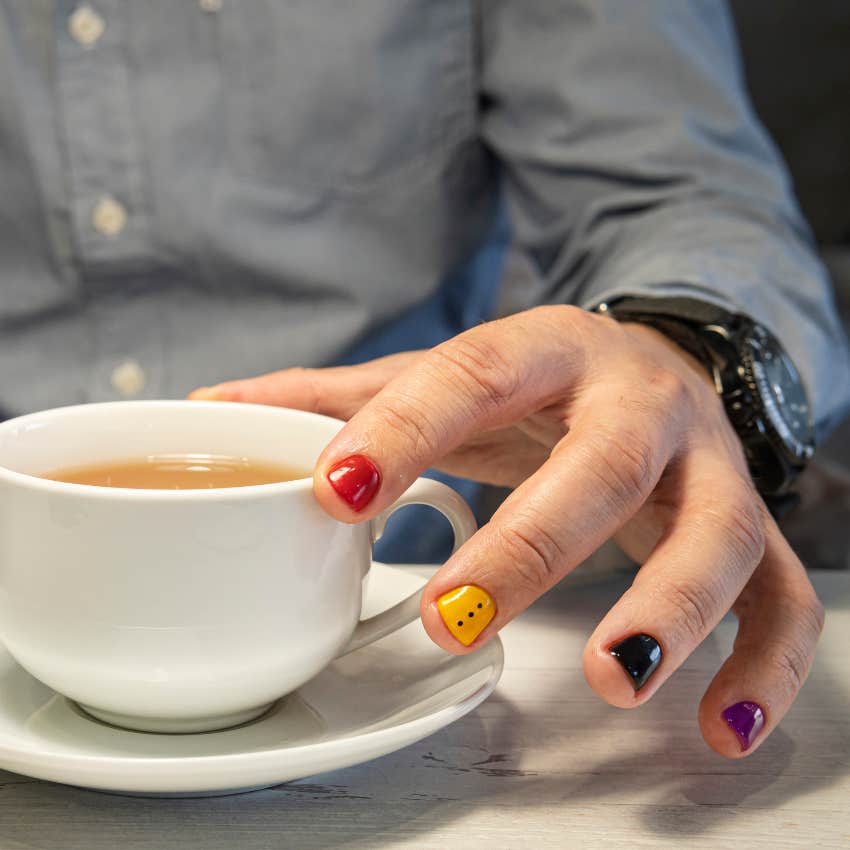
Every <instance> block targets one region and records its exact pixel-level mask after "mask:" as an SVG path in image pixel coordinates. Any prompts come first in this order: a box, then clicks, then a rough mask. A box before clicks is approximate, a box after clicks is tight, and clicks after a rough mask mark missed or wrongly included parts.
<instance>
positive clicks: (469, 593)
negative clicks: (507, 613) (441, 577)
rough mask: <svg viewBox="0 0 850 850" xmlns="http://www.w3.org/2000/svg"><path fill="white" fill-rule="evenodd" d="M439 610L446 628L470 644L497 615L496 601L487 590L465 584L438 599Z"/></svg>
mask: <svg viewBox="0 0 850 850" xmlns="http://www.w3.org/2000/svg"><path fill="white" fill-rule="evenodd" d="M437 610H438V611H439V612H440V616H441V617H442V618H443V622H444V623H445V624H446V628H448V630H449V631H450V632H451V633H452V634H453V635H454V636H455V637H456V638H457V639H458V640H459V641H460V642H461V643H462V644H463V645H464V646H469V645H470V644H471V643H472V642H473V641H474V640H475V638H477V637H478V635H480V634H481V632H483V631H484V629H485V628H487V624H488V623H489V622H490V621H491V620H492V619H493V617H495V616H496V603H495V602H493V598H492V597H491V596H490V594H489V593H487V591H486V590H482V589H481V588H480V587H476V586H475V585H474V584H465V585H464V586H463V587H456V588H455V589H454V590H450V591H449V592H448V593H444V594H443V595H442V596H441V597H440V598H439V599H438V600H437Z"/></svg>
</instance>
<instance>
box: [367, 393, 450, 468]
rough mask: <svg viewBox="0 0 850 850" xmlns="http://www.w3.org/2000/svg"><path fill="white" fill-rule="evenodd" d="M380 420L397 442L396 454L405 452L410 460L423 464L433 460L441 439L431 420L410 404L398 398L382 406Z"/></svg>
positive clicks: (378, 410)
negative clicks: (423, 460) (425, 459)
mask: <svg viewBox="0 0 850 850" xmlns="http://www.w3.org/2000/svg"><path fill="white" fill-rule="evenodd" d="M375 414H376V419H377V421H378V422H380V423H381V426H382V427H383V428H385V429H387V430H388V431H389V432H390V433H391V434H393V435H394V437H395V438H396V439H393V440H392V445H393V450H398V451H401V452H402V453H403V454H404V455H406V460H408V461H413V462H414V463H417V464H418V463H419V460H420V459H421V458H422V457H424V456H428V457H433V456H435V455H436V454H437V451H438V448H439V442H440V441H439V435H438V434H437V432H436V430H435V428H434V426H433V425H432V424H431V422H430V420H429V419H428V416H427V414H426V413H424V412H423V411H421V410H419V409H417V407H416V406H415V405H414V404H413V403H412V402H410V401H409V400H404V399H403V398H398V397H396V398H395V399H394V400H393V402H392V404H389V403H382V404H381V405H380V406H379V408H378V409H377V410H376V411H375Z"/></svg>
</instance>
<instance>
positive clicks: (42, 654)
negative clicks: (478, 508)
mask: <svg viewBox="0 0 850 850" xmlns="http://www.w3.org/2000/svg"><path fill="white" fill-rule="evenodd" d="M341 425H342V423H340V422H338V421H336V420H334V419H328V418H327V417H323V416H317V415H315V414H311V413H304V412H300V411H294V410H286V409H281V408H274V407H264V406H258V405H246V404H230V403H218V402H185V401H139V402H116V403H107V404H91V405H81V406H77V407H66V408H59V409H56V410H48V411H45V412H42V413H35V414H31V415H29V416H23V417H20V418H18V419H12V420H9V421H7V422H4V423H2V424H0V640H2V641H3V643H4V644H5V645H6V647H7V648H8V650H9V652H10V653H11V654H12V655H13V656H14V657H15V658H16V659H17V661H18V662H19V663H20V664H21V665H22V666H23V667H24V668H26V669H27V670H28V671H29V672H30V673H32V675H33V676H35V677H36V678H38V679H40V680H41V681H42V682H44V683H45V684H47V685H49V686H50V687H51V688H53V689H54V690H56V691H58V692H59V693H60V694H63V695H65V696H67V697H69V698H70V699H72V700H75V701H76V702H78V703H79V704H80V705H81V706H82V707H83V708H84V709H85V710H86V711H88V712H89V713H90V714H92V715H94V716H95V717H97V718H100V719H102V720H105V721H107V722H110V723H114V724H116V725H119V726H125V727H128V728H133V729H141V730H148V731H162V732H198V731H205V730H210V729H220V728H224V727H227V726H232V725H235V724H237V723H242V722H245V721H247V720H250V719H251V718H253V717H256V716H259V715H260V714H262V713H263V712H264V711H265V710H266V709H267V708H268V707H269V705H270V704H272V703H273V702H274V701H275V700H276V699H278V698H279V697H281V696H283V695H284V694H287V693H289V692H290V691H292V690H293V689H295V688H297V687H298V686H299V685H301V684H303V683H304V682H306V681H307V680H308V679H310V678H312V677H313V676H314V675H315V674H316V673H318V672H319V671H320V670H321V669H322V668H323V667H324V666H325V665H327V664H328V662H330V661H331V660H332V659H333V658H335V657H337V656H339V655H342V654H344V653H346V652H349V651H351V650H352V649H355V648H357V647H359V646H363V645H364V644H366V643H370V642H371V641H373V640H377V639H378V638H379V637H382V636H384V635H386V634H389V633H390V632H392V631H394V630H395V629H397V628H399V627H401V626H402V625H404V624H406V623H408V622H411V621H412V620H414V619H415V618H416V617H417V616H418V613H419V599H418V594H416V595H414V596H411V597H409V598H408V599H406V600H404V601H403V602H401V603H400V604H399V605H397V606H395V607H394V608H391V609H389V610H388V611H385V612H383V613H381V614H379V615H377V616H376V617H373V618H371V619H369V620H364V621H361V620H360V612H361V591H362V580H363V578H364V577H365V576H366V574H367V572H368V570H369V566H370V563H371V552H372V543H373V541H374V540H375V539H377V536H378V535H379V534H380V532H381V531H382V530H383V527H384V525H385V524H386V521H387V519H388V517H389V515H390V514H391V513H392V512H393V511H395V510H397V509H398V508H399V507H401V506H402V505H407V504H427V505H431V506H433V507H435V508H436V509H437V510H439V511H441V512H442V513H443V514H445V516H446V517H448V519H449V521H450V522H451V524H452V527H453V529H454V533H455V546H456V547H457V546H459V545H460V544H461V543H463V542H464V541H465V540H466V539H468V538H469V537H470V536H471V535H472V534H473V533H474V531H475V521H474V519H473V516H472V513H471V512H470V510H469V508H468V507H467V505H466V503H465V502H464V501H463V499H461V498H460V496H458V495H457V494H456V493H455V492H454V491H453V490H451V489H450V488H448V487H445V486H444V485H442V484H439V483H437V482H435V481H429V480H426V479H420V480H419V481H417V482H415V483H414V484H413V486H412V487H411V488H410V489H409V490H408V491H407V492H406V493H405V495H404V496H403V497H402V498H401V499H399V501H397V502H396V503H395V504H394V505H393V506H392V507H390V508H389V509H388V510H387V511H385V512H384V513H383V514H381V515H380V516H379V517H377V518H376V519H375V520H373V521H371V522H364V523H360V524H358V525H346V524H343V523H340V522H337V521H336V520H334V519H332V518H331V517H329V516H328V515H327V514H326V513H325V512H324V511H323V510H322V509H321V508H320V507H319V504H318V502H317V501H316V500H315V498H314V496H313V491H312V479H310V478H304V479H300V480H296V481H286V482H281V483H276V484H263V485H256V486H249V487H235V488H230V489H213V490H179V491H176V490H141V489H139V490H130V489H119V488H111V487H93V486H87V485H80V484H68V483H63V482H56V481H49V480H46V479H44V478H39V477H37V476H39V475H40V474H44V473H47V472H50V471H53V470H56V469H62V468H69V467H74V466H79V465H83V464H88V463H99V462H105V461H110V460H118V461H120V460H122V459H126V458H133V457H143V456H145V455H157V454H173V453H184V452H185V453H209V454H217V455H230V456H247V457H249V458H252V459H255V460H258V461H266V462H273V463H279V464H282V465H285V466H293V467H296V468H299V467H300V468H303V469H311V468H312V467H313V465H314V463H315V461H316V459H317V457H318V455H319V453H320V452H321V450H322V449H323V448H324V447H325V445H327V443H328V442H329V441H330V439H331V438H332V437H333V436H334V434H335V433H336V432H337V431H338V430H339V428H340V427H341Z"/></svg>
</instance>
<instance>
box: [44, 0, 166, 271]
mask: <svg viewBox="0 0 850 850" xmlns="http://www.w3.org/2000/svg"><path fill="white" fill-rule="evenodd" d="M56 14H57V20H56V27H57V40H58V50H57V60H58V69H57V71H58V73H57V85H58V96H59V110H60V114H61V119H62V129H63V131H64V139H63V141H64V150H65V155H66V157H67V174H68V183H67V186H68V191H69V194H70V198H69V200H70V213H71V223H72V228H73V233H74V237H75V243H76V247H77V251H78V254H79V259H80V261H81V264H82V266H83V268H84V269H85V270H86V271H91V272H95V273H96V272H98V271H106V270H108V269H109V268H110V267H113V266H115V265H116V264H117V265H132V267H133V268H134V270H138V269H139V268H141V267H144V265H145V264H146V262H147V261H148V260H149V258H150V257H151V256H152V251H151V245H150V230H151V228H150V216H149V211H148V208H147V206H148V205H147V202H146V198H145V193H144V185H145V181H144V176H143V175H144V169H143V163H142V150H141V140H140V135H139V128H138V127H137V126H136V120H135V117H134V112H133V90H132V78H131V74H130V67H129V64H130V44H129V40H128V32H127V27H128V23H127V17H126V9H125V6H124V3H123V2H122V0H96V2H79V0H59V2H58V3H57V13H56Z"/></svg>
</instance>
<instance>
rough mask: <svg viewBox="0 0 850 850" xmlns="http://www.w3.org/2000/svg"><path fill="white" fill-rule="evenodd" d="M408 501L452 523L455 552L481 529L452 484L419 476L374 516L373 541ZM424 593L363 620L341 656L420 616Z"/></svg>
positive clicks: (413, 595)
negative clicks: (435, 510) (383, 509)
mask: <svg viewBox="0 0 850 850" xmlns="http://www.w3.org/2000/svg"><path fill="white" fill-rule="evenodd" d="M405 505H428V506H430V507H432V508H436V509H437V510H438V511H439V512H440V513H441V514H442V515H443V516H444V517H445V518H446V519H447V520H448V521H449V522H450V523H451V524H452V530H453V531H454V535H455V540H454V548H453V549H452V552H457V550H458V549H459V548H460V547H461V546H462V545H463V544H464V543H465V542H466V541H467V540H469V538H470V537H472V535H473V534H475V532H476V531H477V529H478V524H477V523H476V522H475V517H474V516H473V514H472V511H471V510H470V509H469V505H467V504H466V502H465V501H464V500H463V498H462V497H461V496H459V495H458V494H457V493H455V491H454V490H452V488H451V487H447V486H446V485H445V484H441V483H440V482H439V481H432V480H431V479H430V478H419V479H417V480H416V481H414V482H413V484H412V485H411V486H410V487H409V488H408V489H407V492H405V493H404V495H402V496H401V498H400V499H399V500H398V501H397V502H394V503H393V504H392V505H390V506H389V507H388V508H387V509H386V510H385V511H382V512H381V513H379V514H378V516H376V517H375V518H374V519H373V520H372V523H371V524H372V542H373V543H374V542H375V541H376V540H378V538H379V537H380V536H381V535H382V534H383V533H384V529H385V528H386V525H387V521H388V520H389V518H390V517H391V516H392V515H393V514H394V513H395V512H396V511H397V510H398V509H399V508H403V507H404V506H405ZM421 596H422V591H421V590H417V591H416V592H415V593H411V594H410V596H408V597H407V598H406V599H403V600H402V601H401V602H399V603H397V604H396V605H393V606H392V608H387V610H386V611H381V613H380V614H375V616H374V617H369V618H368V619H366V620H361V621H360V622H359V623H358V624H357V627H356V628H355V629H354V634H353V635H352V636H351V640H350V641H349V642H348V643H347V644H346V645H345V647H344V648H343V649H342V651H341V652H340V653H339V655H337V658H339V657H341V656H343V655H347V654H348V653H349V652H354V650H355V649H360V648H361V647H363V646H367V645H368V644H370V643H374V642H375V641H376V640H380V639H381V638H382V637H386V635H388V634H390V633H391V632H394V631H396V630H397V629H400V628H401V627H402V626H406V625H407V624H408V623H412V622H413V621H414V620H416V619H417V618H418V617H419V600H420V597H421Z"/></svg>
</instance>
